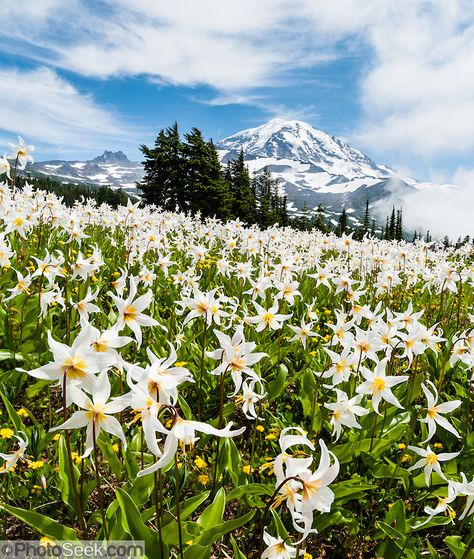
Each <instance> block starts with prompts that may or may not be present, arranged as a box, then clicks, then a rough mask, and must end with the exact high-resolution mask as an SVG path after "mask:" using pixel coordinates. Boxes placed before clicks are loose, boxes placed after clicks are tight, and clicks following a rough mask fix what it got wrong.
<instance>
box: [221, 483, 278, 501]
mask: <svg viewBox="0 0 474 559" xmlns="http://www.w3.org/2000/svg"><path fill="white" fill-rule="evenodd" d="M274 491H275V486H274V485H269V484H266V483H248V484H247V485H240V486H239V487H236V488H235V489H232V491H231V492H230V493H228V494H227V500H228V501H233V500H234V499H241V498H242V497H243V496H244V495H269V496H271V495H273V492H274Z"/></svg>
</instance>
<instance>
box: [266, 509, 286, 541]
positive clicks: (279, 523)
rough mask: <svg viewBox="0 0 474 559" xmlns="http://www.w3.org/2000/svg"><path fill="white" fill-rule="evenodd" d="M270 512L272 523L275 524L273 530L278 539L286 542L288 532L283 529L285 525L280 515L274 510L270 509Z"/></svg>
mask: <svg viewBox="0 0 474 559" xmlns="http://www.w3.org/2000/svg"><path fill="white" fill-rule="evenodd" d="M270 510H271V512H272V516H273V522H274V524H275V530H276V533H277V536H278V537H279V538H282V539H283V540H285V541H287V540H288V538H289V536H288V532H287V530H286V528H285V525H284V524H283V522H282V521H281V518H280V515H279V514H278V513H277V511H276V510H275V509H273V508H271V509H270Z"/></svg>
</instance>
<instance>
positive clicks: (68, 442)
mask: <svg viewBox="0 0 474 559" xmlns="http://www.w3.org/2000/svg"><path fill="white" fill-rule="evenodd" d="M66 391H67V373H65V374H64V376H63V423H65V422H66V421H67V407H66V402H67V398H66ZM64 438H65V439H66V450H67V457H68V464H69V477H70V479H71V485H72V492H73V493H74V500H75V501H76V507H77V514H78V516H79V524H80V527H81V531H82V533H83V534H86V532H87V526H86V521H85V520H84V511H83V510H82V503H81V500H80V499H79V493H78V491H77V486H76V476H75V474H74V465H73V463H72V452H71V439H70V438H69V431H68V430H67V429H66V430H65V431H64Z"/></svg>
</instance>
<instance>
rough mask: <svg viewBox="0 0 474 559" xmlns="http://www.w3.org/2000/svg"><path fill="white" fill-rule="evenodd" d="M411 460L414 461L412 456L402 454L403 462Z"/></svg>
mask: <svg viewBox="0 0 474 559" xmlns="http://www.w3.org/2000/svg"><path fill="white" fill-rule="evenodd" d="M411 461H412V458H411V456H410V455H409V454H404V455H403V456H402V462H411Z"/></svg>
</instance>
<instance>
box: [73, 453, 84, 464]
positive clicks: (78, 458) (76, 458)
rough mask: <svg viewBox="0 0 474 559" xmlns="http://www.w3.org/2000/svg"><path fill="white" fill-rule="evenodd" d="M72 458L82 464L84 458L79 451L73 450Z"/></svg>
mask: <svg viewBox="0 0 474 559" xmlns="http://www.w3.org/2000/svg"><path fill="white" fill-rule="evenodd" d="M71 458H72V459H73V461H74V462H75V463H76V464H80V463H81V462H82V458H81V457H80V456H79V453H78V452H71Z"/></svg>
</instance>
